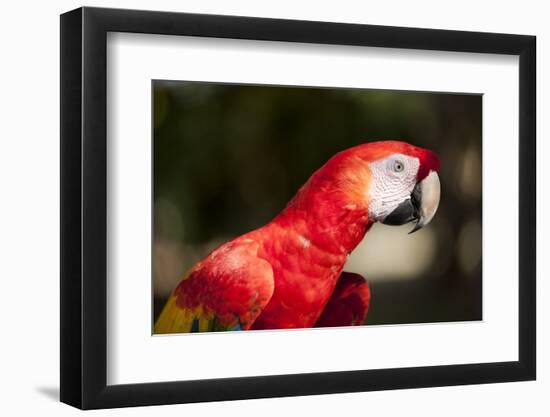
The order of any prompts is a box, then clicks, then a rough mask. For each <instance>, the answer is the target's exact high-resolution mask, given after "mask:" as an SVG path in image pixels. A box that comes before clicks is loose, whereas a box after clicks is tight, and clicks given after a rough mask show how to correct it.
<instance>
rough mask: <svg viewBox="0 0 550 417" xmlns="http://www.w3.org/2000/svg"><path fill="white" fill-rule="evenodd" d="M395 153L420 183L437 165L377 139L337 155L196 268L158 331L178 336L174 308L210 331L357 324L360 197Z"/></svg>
mask: <svg viewBox="0 0 550 417" xmlns="http://www.w3.org/2000/svg"><path fill="white" fill-rule="evenodd" d="M394 153H400V154H405V155H409V156H414V157H417V158H418V159H419V162H420V167H419V170H418V174H417V177H418V180H422V179H423V178H424V177H425V176H426V175H428V173H429V171H430V170H437V169H439V160H438V158H437V156H436V155H435V154H434V153H433V152H431V151H429V150H425V149H421V148H418V147H415V146H412V145H409V144H407V143H404V142H397V141H389V142H373V143H368V144H364V145H360V146H357V147H354V148H351V149H348V150H345V151H343V152H340V153H339V154H337V155H335V156H334V157H333V158H331V159H330V160H329V161H328V162H327V163H326V164H325V165H324V166H323V167H321V168H320V169H319V170H317V171H316V172H315V173H314V174H313V175H312V176H311V177H310V179H309V180H308V181H307V182H306V184H304V186H302V188H301V189H300V190H299V191H298V193H297V194H296V195H295V196H294V198H293V199H292V200H291V201H290V202H289V204H288V205H287V207H286V208H285V209H284V210H283V211H282V212H281V213H280V214H279V215H278V216H277V217H276V218H275V219H273V220H272V221H271V222H270V223H268V224H267V225H265V226H263V227H261V228H259V229H257V230H254V231H252V232H250V233H247V234H245V235H243V236H240V237H238V238H236V239H234V240H232V241H230V242H228V243H225V244H224V245H222V246H221V247H219V248H218V249H216V250H215V251H214V252H212V253H211V254H210V255H208V256H207V257H206V258H205V259H204V260H203V261H201V262H199V263H198V264H197V265H195V267H194V268H193V269H192V270H191V272H190V273H189V275H188V277H187V278H186V279H184V280H183V281H181V283H180V284H179V285H178V287H177V288H176V289H175V290H174V293H173V296H172V297H173V298H174V299H175V302H174V303H170V302H169V303H168V306H167V307H166V308H165V310H164V311H163V313H162V314H161V317H160V318H159V321H158V322H157V324H156V327H155V331H156V332H161V333H163V332H171V331H182V328H184V327H185V326H183V327H182V326H181V325H178V323H177V320H181V317H182V314H183V313H182V314H180V313H181V312H180V311H179V310H173V309H180V310H181V311H184V312H185V314H183V316H184V317H186V320H188V321H189V320H191V321H193V320H203V319H204V320H208V326H207V325H206V324H205V325H204V326H203V324H202V322H201V323H200V324H201V326H202V327H201V328H205V329H206V328H207V329H210V330H219V329H232V328H239V329H281V328H299V327H314V326H315V325H320V326H335V325H355V324H362V323H363V322H364V319H365V317H366V314H367V311H368V306H369V302H370V291H369V288H368V285H367V284H366V281H365V280H364V279H363V278H362V277H361V276H359V275H357V274H348V273H342V269H343V267H344V264H345V262H346V260H347V257H348V255H349V254H350V252H351V251H352V250H353V249H354V248H355V247H356V246H357V245H358V244H359V242H360V241H361V240H362V239H363V237H364V235H365V233H366V232H367V231H368V229H369V228H370V226H371V225H372V222H371V221H370V220H369V211H368V203H369V202H368V198H367V196H366V194H365V190H368V187H369V184H370V181H371V172H370V169H369V165H368V163H369V162H371V161H375V160H377V159H381V158H384V157H385V156H388V155H390V154H394ZM323 312H324V313H323ZM178 314H179V315H178ZM178 317H180V318H179V319H178ZM213 321H215V322H216V324H215V326H214V325H213V324H212V322H213ZM190 323H191V322H190ZM189 326H191V324H190V325H189ZM189 331H191V330H189Z"/></svg>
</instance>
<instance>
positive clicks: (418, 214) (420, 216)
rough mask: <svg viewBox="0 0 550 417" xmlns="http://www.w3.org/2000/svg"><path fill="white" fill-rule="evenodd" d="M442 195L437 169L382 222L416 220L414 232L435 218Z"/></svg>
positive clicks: (397, 223) (403, 222)
mask: <svg viewBox="0 0 550 417" xmlns="http://www.w3.org/2000/svg"><path fill="white" fill-rule="evenodd" d="M440 195H441V184H440V182H439V176H438V175H437V173H436V172H435V171H430V173H429V174H428V176H427V177H426V178H424V179H423V180H422V181H420V182H419V183H417V184H416V186H415V187H414V189H413V192H412V194H411V196H410V198H407V199H406V200H405V201H403V202H402V203H401V204H399V206H397V207H396V208H395V210H393V211H392V212H391V213H390V214H389V215H388V216H386V218H385V219H384V221H382V223H384V224H388V225H401V224H405V223H409V222H411V221H416V224H415V225H414V228H413V229H412V230H411V231H410V232H409V234H411V233H414V232H416V231H418V230H420V229H422V228H423V227H424V226H426V225H428V224H429V223H430V221H431V220H432V219H433V217H434V215H435V213H436V211H437V207H438V206H439V197H440Z"/></svg>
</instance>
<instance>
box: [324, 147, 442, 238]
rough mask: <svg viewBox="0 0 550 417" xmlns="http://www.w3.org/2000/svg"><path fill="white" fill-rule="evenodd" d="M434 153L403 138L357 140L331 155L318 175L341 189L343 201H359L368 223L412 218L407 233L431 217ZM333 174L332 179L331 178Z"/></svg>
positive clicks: (435, 199)
mask: <svg viewBox="0 0 550 417" xmlns="http://www.w3.org/2000/svg"><path fill="white" fill-rule="evenodd" d="M439 165H440V163H439V158H438V157H437V155H436V154H435V153H434V152H432V151H430V150H428V149H424V148H420V147H417V146H414V145H411V144H408V143H406V142H400V141H381V142H370V143H366V144H362V145H359V146H356V147H353V148H350V149H347V150H345V151H343V152H341V153H339V154H337V155H335V156H334V157H333V158H332V159H331V160H330V161H329V162H328V163H327V164H326V166H325V167H324V169H323V170H322V171H324V175H323V177H325V178H326V176H325V175H326V174H328V173H330V174H328V175H327V176H328V177H332V181H333V184H334V183H337V184H339V188H340V189H342V188H345V189H347V192H346V193H345V194H346V200H347V201H345V203H346V204H347V205H348V206H354V207H355V206H362V207H363V208H364V209H365V210H366V211H367V213H368V221H369V223H374V222H380V223H383V224H387V225H402V224H406V223H409V222H416V224H415V226H414V228H413V229H412V230H411V232H410V233H413V232H416V231H417V230H420V229H421V228H422V227H424V226H426V225H427V224H428V223H430V221H431V220H432V218H433V217H434V215H435V213H436V211H437V208H438V205H439V197H440V188H441V186H440V182H439V176H438V174H437V171H438V170H439ZM334 175H336V181H334V179H335V177H334Z"/></svg>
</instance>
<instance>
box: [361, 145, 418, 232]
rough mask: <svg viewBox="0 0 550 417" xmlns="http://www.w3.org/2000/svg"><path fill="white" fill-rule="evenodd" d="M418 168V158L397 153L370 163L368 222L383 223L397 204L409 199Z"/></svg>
mask: <svg viewBox="0 0 550 417" xmlns="http://www.w3.org/2000/svg"><path fill="white" fill-rule="evenodd" d="M419 166H420V161H419V160H418V158H415V157H412V156H407V155H402V154H398V153H396V154H393V155H390V156H388V157H386V158H384V159H379V160H377V161H374V162H371V163H370V169H371V175H372V176H371V182H370V187H369V191H368V192H369V195H368V199H369V202H370V203H369V219H370V220H372V221H383V220H384V219H385V218H386V216H388V215H389V214H390V213H391V212H392V211H393V210H395V209H396V208H397V206H398V205H399V204H401V203H402V202H403V201H405V200H406V199H407V198H410V196H411V193H412V191H413V189H414V186H415V185H416V174H417V173H418V168H419Z"/></svg>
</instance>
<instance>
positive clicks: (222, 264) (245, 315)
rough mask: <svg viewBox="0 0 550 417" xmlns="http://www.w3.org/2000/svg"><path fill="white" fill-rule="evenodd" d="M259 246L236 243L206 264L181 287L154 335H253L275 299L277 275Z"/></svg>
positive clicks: (245, 241)
mask: <svg viewBox="0 0 550 417" xmlns="http://www.w3.org/2000/svg"><path fill="white" fill-rule="evenodd" d="M257 251H258V244H257V243H256V242H254V241H253V240H251V239H247V238H243V237H241V238H237V239H235V240H233V241H231V242H228V243H226V244H224V245H222V246H221V247H219V248H218V249H216V250H215V251H214V252H212V253H211V254H210V255H208V256H207V257H206V258H205V259H204V260H203V261H201V262H199V263H198V264H197V265H195V267H194V268H193V269H192V270H191V272H190V273H189V276H188V277H187V278H185V279H184V280H183V281H181V282H180V283H179V285H178V286H177V287H176V289H175V290H174V292H173V293H172V295H171V296H170V298H169V299H168V302H167V303H166V306H165V307H164V309H163V311H162V313H161V314H160V316H159V318H158V320H157V322H156V324H155V333H189V332H205V331H223V330H248V329H249V328H250V326H252V324H253V323H254V320H256V318H257V317H258V316H259V315H260V313H261V312H262V310H263V309H264V307H265V306H266V305H267V303H268V302H269V300H270V299H271V296H272V295H273V289H274V280H273V270H272V268H271V265H270V264H269V262H267V261H266V260H265V259H262V258H259V257H258V256H257Z"/></svg>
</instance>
